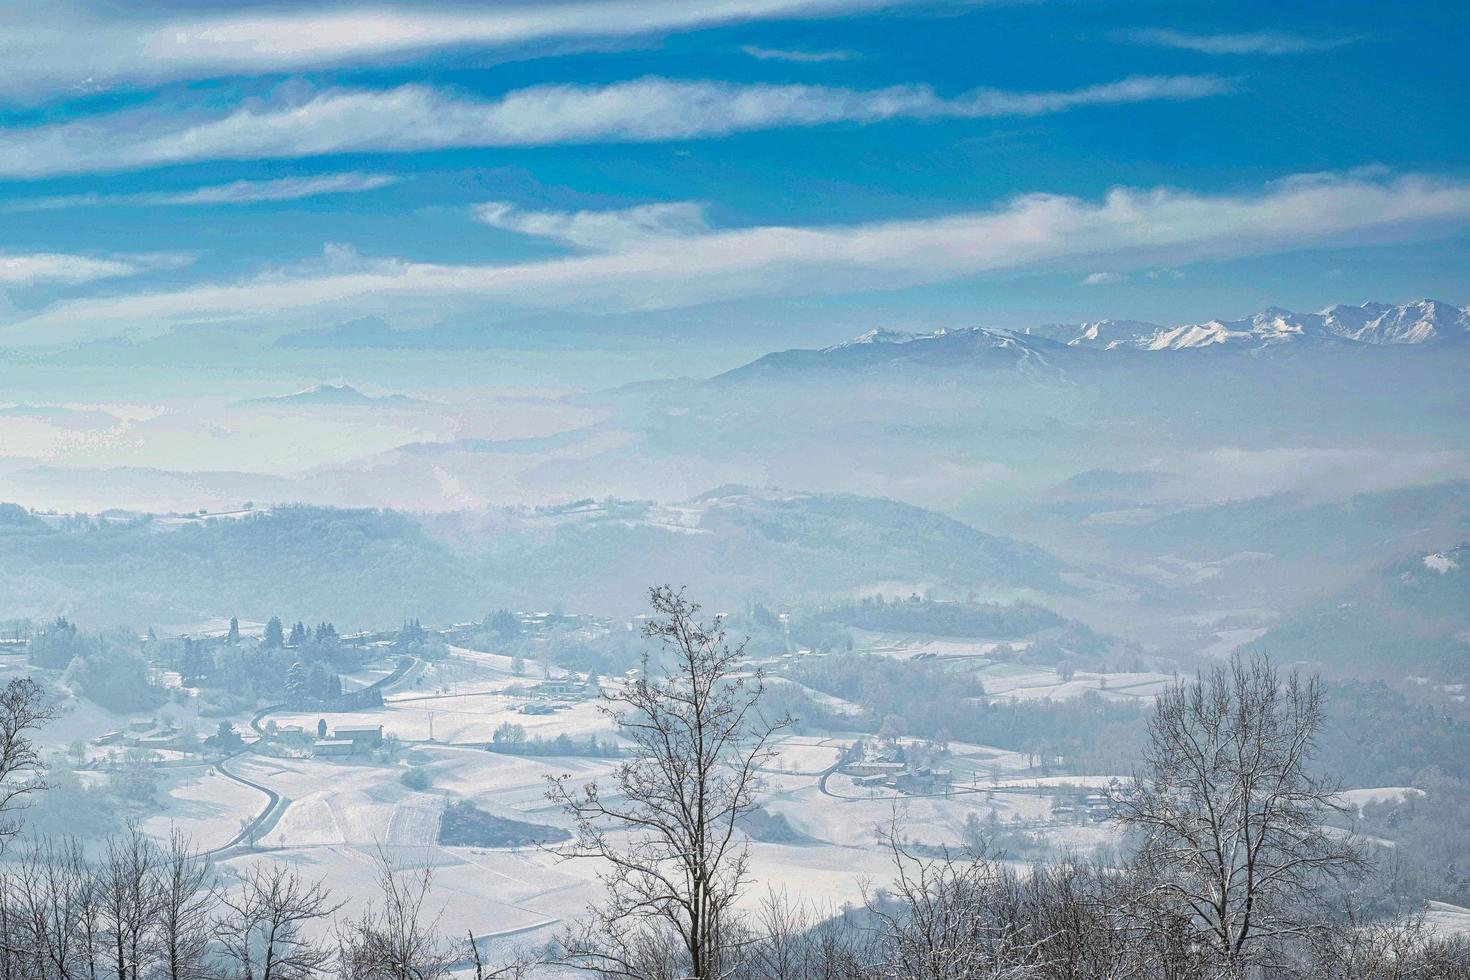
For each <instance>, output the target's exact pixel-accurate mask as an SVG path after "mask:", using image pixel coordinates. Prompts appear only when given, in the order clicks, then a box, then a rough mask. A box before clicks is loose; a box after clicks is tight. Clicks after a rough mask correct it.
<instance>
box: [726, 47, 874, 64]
mask: <svg viewBox="0 0 1470 980" xmlns="http://www.w3.org/2000/svg"><path fill="white" fill-rule="evenodd" d="M740 50H741V51H744V52H745V53H746V54H748V55H750V56H751V57H752V58H755V59H757V60H760V61H789V62H792V63H793V64H798V65H816V64H821V63H823V62H827V61H852V60H853V59H854V58H857V57H858V53H857V52H856V51H802V50H796V49H792V48H763V47H760V46H759V45H755V44H747V45H745V46H744V47H742V48H741V49H740Z"/></svg>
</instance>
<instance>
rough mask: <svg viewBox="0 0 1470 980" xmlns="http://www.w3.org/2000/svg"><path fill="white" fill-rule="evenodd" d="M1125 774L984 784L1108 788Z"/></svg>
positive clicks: (1021, 786) (998, 786)
mask: <svg viewBox="0 0 1470 980" xmlns="http://www.w3.org/2000/svg"><path fill="white" fill-rule="evenodd" d="M1125 778H1127V777H1123V776H1029V777H1026V778H1024V779H1002V780H998V781H996V782H994V783H986V784H984V785H988V786H994V787H996V788H998V789H1044V788H1046V789H1049V788H1056V787H1060V788H1073V789H1107V788H1108V787H1109V786H1110V785H1112V783H1113V780H1115V779H1125Z"/></svg>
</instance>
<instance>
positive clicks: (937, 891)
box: [867, 835, 1041, 980]
mask: <svg viewBox="0 0 1470 980" xmlns="http://www.w3.org/2000/svg"><path fill="white" fill-rule="evenodd" d="M888 846H889V848H890V849H891V850H892V852H893V862H894V867H895V870H896V877H895V879H894V881H893V883H892V885H891V886H890V888H889V889H888V890H887V894H885V895H882V896H878V895H869V896H868V898H867V907H868V912H869V914H870V915H871V916H872V917H873V918H874V919H875V920H876V922H877V923H878V934H879V938H878V948H879V951H880V957H881V958H880V961H879V966H880V968H879V969H878V970H877V971H875V972H876V973H877V974H878V975H879V976H884V977H888V976H899V977H906V978H912V980H982V978H984V980H1020V978H1024V977H1037V976H1040V972H1039V965H1040V963H1041V959H1040V951H1041V944H1040V942H1039V941H1038V938H1039V937H1038V936H1037V935H1036V934H1035V930H1034V929H1033V928H1032V923H1031V922H1029V921H1028V917H1027V916H1025V915H1023V914H1022V906H1023V901H1022V886H1021V883H1020V881H1019V879H1018V878H1017V877H1016V875H1015V874H1014V873H1013V872H1011V871H1010V870H1009V869H1007V868H1006V867H1005V865H1004V864H1003V863H1002V862H1000V861H997V860H995V859H993V858H990V857H988V856H986V855H984V854H966V855H963V856H954V855H950V854H948V853H946V854H944V855H943V856H941V857H940V858H937V859H932V860H925V859H921V858H918V857H915V856H914V855H913V854H911V853H909V852H908V851H906V850H905V849H904V848H903V846H902V845H901V844H899V842H898V841H897V839H896V838H895V837H894V836H892V835H890V836H889V837H888Z"/></svg>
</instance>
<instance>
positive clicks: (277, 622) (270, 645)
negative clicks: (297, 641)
mask: <svg viewBox="0 0 1470 980" xmlns="http://www.w3.org/2000/svg"><path fill="white" fill-rule="evenodd" d="M260 645H261V646H263V647H265V648H266V649H267V650H279V649H281V647H283V646H285V645H286V634H285V631H284V630H283V629H282V628H281V617H279V616H272V617H271V619H270V622H268V623H266V624H265V638H264V639H263V640H261V641H260Z"/></svg>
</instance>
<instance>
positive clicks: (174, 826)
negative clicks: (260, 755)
mask: <svg viewBox="0 0 1470 980" xmlns="http://www.w3.org/2000/svg"><path fill="white" fill-rule="evenodd" d="M159 772H160V774H161V775H162V776H163V778H162V779H161V780H160V781H159V786H158V792H159V798H160V801H161V805H160V807H159V809H158V811H157V812H155V813H153V814H150V815H149V816H148V818H147V819H146V820H143V821H142V822H141V823H140V824H139V827H140V828H141V829H142V830H143V832H144V833H146V834H150V835H152V836H154V837H157V838H160V839H162V838H167V837H168V836H169V834H170V833H171V832H172V831H175V830H177V831H178V832H180V833H182V834H184V835H185V836H186V837H188V838H189V840H190V841H191V842H192V844H193V845H194V846H195V847H197V848H199V849H201V850H210V849H213V848H216V847H221V846H223V845H225V844H227V843H229V842H230V840H231V839H232V838H234V836H235V835H236V834H237V833H239V831H240V821H241V820H242V819H248V818H249V817H252V816H254V815H255V814H256V813H259V812H260V810H261V808H262V807H264V806H265V803H266V796H265V794H264V793H262V792H260V791H259V790H255V789H251V788H250V787H249V786H245V785H243V784H241V783H237V782H235V781H234V780H233V779H230V778H229V777H228V776H225V775H222V774H221V773H220V772H219V771H218V770H216V769H215V768H214V767H213V766H209V767H204V766H199V767H191V768H188V769H173V770H169V769H162V770H159Z"/></svg>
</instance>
